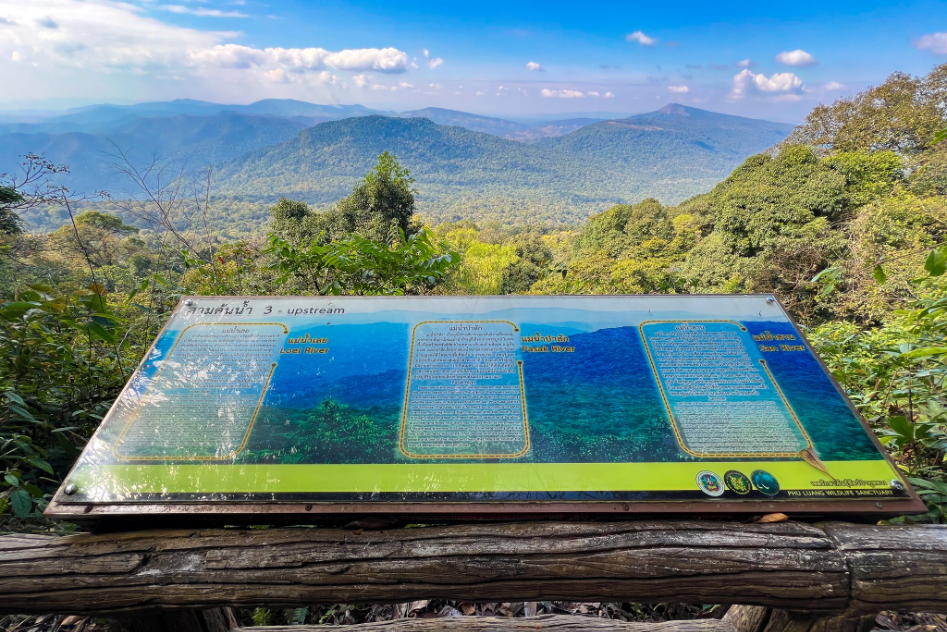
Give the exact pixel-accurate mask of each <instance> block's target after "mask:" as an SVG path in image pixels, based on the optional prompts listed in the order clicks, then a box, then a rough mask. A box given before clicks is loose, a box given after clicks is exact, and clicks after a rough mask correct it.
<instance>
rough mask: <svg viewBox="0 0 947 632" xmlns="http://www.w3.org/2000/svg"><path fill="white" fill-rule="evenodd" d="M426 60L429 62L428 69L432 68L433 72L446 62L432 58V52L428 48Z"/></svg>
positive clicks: (425, 54) (425, 55) (438, 58)
mask: <svg viewBox="0 0 947 632" xmlns="http://www.w3.org/2000/svg"><path fill="white" fill-rule="evenodd" d="M424 58H425V59H426V60H427V65H428V67H430V69H431V70H434V69H435V68H437V67H438V66H440V65H441V64H443V63H444V60H443V59H441V58H440V57H432V56H431V51H429V50H428V49H426V48H425V49H424Z"/></svg>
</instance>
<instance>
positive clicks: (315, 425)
mask: <svg viewBox="0 0 947 632" xmlns="http://www.w3.org/2000/svg"><path fill="white" fill-rule="evenodd" d="M922 509H923V504H921V503H920V501H919V500H918V499H917V496H916V495H915V494H914V493H913V490H911V489H910V487H909V486H908V485H906V483H905V482H904V481H903V479H902V478H901V477H900V475H899V474H898V471H897V468H896V467H895V466H894V465H893V464H892V463H891V462H890V460H888V459H887V458H886V456H885V452H884V450H883V449H882V447H881V446H880V444H879V443H878V441H877V439H876V438H875V437H874V435H873V434H872V432H871V431H870V430H869V429H868V427H867V426H866V425H865V423H864V422H863V421H862V420H860V419H859V417H858V416H857V414H856V413H855V410H854V408H853V407H852V406H851V403H850V402H848V400H847V399H846V397H845V395H844V394H843V393H842V391H841V390H840V389H839V387H838V386H837V385H836V384H835V383H834V381H833V380H832V378H831V377H830V375H829V374H828V373H827V371H826V369H825V367H824V366H823V365H822V364H821V362H820V360H819V359H818V357H817V356H816V355H815V354H814V353H813V351H812V349H811V348H810V346H809V345H808V343H807V342H806V341H805V339H804V338H803V336H802V335H801V333H800V332H799V330H798V329H797V328H796V327H795V325H793V323H792V322H791V321H790V319H789V318H788V317H787V316H786V314H785V312H784V311H783V309H782V307H781V306H780V305H779V303H778V302H777V301H776V300H775V299H774V298H773V297H770V296H759V295H736V296H723V295H706V296H686V295H678V296H673V295H671V296H595V297H592V296H588V297H585V296H583V297H574V296H557V297H539V296H536V297H526V296H497V297H476V296H465V297H385V298H363V297H291V298H280V297H257V298H240V297H238V298H220V297H194V298H189V299H186V300H184V301H183V302H182V303H181V304H180V305H178V307H177V308H176V309H175V311H174V313H173V315H172V317H171V319H170V321H169V323H168V324H167V326H166V327H165V329H164V330H163V331H162V333H161V334H160V336H159V338H158V339H157V341H156V342H155V344H154V346H153V347H152V349H151V350H150V352H149V353H148V354H147V356H146V358H145V359H144V361H143V362H142V364H141V366H140V367H139V368H138V370H137V371H136V372H135V374H134V376H133V377H132V378H131V380H130V381H129V383H128V385H127V386H126V388H125V390H124V391H123V392H122V394H121V396H120V397H119V398H118V400H117V401H116V403H115V405H114V406H113V408H112V410H111V411H110V412H109V414H108V416H107V417H106V418H105V420H104V421H103V423H102V425H101V427H100V428H99V430H98V431H97V433H96V434H95V436H94V437H93V438H92V440H91V441H90V442H89V444H88V445H87V447H86V448H85V450H84V451H83V453H82V456H81V457H80V459H79V461H78V463H77V464H76V466H75V468H74V469H73V471H72V472H71V473H70V474H69V476H68V478H67V480H66V481H65V483H64V485H63V488H62V489H61V490H60V491H59V493H57V495H56V497H55V499H54V501H53V502H52V503H51V505H50V507H49V509H48V511H47V513H48V515H51V516H58V517H66V518H70V519H77V518H78V519H83V518H84V519H94V518H101V517H103V516H113V515H142V514H144V515H148V514H172V515H177V514H209V515H217V516H226V517H228V518H233V517H239V516H244V517H245V518H248V519H249V518H250V517H252V516H254V515H257V514H259V513H260V512H266V513H269V514H274V516H275V515H278V514H286V515H290V514H292V515H293V519H295V520H298V519H299V517H298V516H297V515H295V514H306V513H308V514H311V515H325V514H344V513H387V514H416V515H421V514H424V515H428V514H430V515H442V516H443V515H445V514H451V515H473V514H476V515H497V514H504V515H517V514H530V513H536V514H549V515H552V514H556V515H561V514H565V513H576V512H578V513H591V514H610V513H615V512H619V513H625V512H650V513H655V512H678V513H710V512H760V511H773V510H779V511H787V512H801V513H808V514H829V513H848V514H851V513H858V512H870V513H881V514H899V513H909V512H912V511H919V510H922ZM257 519H258V520H259V517H257ZM263 521H264V522H267V521H272V518H267V519H264V520H263Z"/></svg>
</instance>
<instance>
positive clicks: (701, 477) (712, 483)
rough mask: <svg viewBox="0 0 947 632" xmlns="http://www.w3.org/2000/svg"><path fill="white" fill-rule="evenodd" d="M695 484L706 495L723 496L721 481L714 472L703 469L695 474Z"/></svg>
mask: <svg viewBox="0 0 947 632" xmlns="http://www.w3.org/2000/svg"><path fill="white" fill-rule="evenodd" d="M697 486H698V487H700V491H702V492H704V493H705V494H707V495H708V496H723V491H724V489H723V481H722V480H720V477H719V476H717V474H716V473H714V472H711V471H709V470H704V471H703V472H701V473H700V474H698V475H697Z"/></svg>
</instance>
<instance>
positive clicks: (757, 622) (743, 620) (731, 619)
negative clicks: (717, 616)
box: [723, 605, 772, 632]
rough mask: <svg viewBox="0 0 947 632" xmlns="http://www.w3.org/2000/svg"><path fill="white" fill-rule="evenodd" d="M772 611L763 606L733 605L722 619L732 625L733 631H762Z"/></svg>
mask: <svg viewBox="0 0 947 632" xmlns="http://www.w3.org/2000/svg"><path fill="white" fill-rule="evenodd" d="M770 612H772V611H771V610H770V609H769V608H764V607H763V606H741V605H733V606H730V608H729V609H727V614H725V615H723V620H724V621H726V622H727V623H729V624H730V625H732V626H733V629H734V632H763V629H764V628H765V627H766V623H767V622H768V621H769V615H770Z"/></svg>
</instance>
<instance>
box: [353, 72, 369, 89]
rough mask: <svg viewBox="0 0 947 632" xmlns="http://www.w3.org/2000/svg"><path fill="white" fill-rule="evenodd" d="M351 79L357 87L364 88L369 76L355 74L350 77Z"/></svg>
mask: <svg viewBox="0 0 947 632" xmlns="http://www.w3.org/2000/svg"><path fill="white" fill-rule="evenodd" d="M352 81H354V82H355V85H357V86H358V87H359V88H364V87H365V86H367V85H368V82H369V81H371V77H369V76H368V75H355V76H354V77H352Z"/></svg>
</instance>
